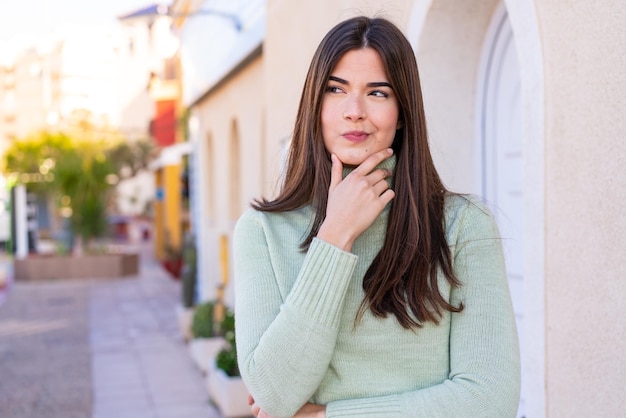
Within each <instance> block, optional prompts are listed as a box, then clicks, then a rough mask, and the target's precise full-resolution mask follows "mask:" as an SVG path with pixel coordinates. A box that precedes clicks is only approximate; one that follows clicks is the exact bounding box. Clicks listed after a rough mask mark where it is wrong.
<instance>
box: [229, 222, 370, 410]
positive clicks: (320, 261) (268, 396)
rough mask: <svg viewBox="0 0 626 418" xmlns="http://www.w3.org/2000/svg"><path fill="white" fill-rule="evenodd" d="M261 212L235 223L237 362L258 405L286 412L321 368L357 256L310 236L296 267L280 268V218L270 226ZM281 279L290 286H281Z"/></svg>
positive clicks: (308, 390) (313, 384) (306, 393)
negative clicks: (304, 251) (295, 269)
mask: <svg viewBox="0 0 626 418" xmlns="http://www.w3.org/2000/svg"><path fill="white" fill-rule="evenodd" d="M265 217H266V214H263V213H259V212H256V211H252V210H251V211H249V212H247V213H246V214H244V216H243V217H242V218H241V219H240V220H239V221H238V223H237V226H236V228H235V234H234V241H233V244H234V264H235V291H236V302H235V318H236V321H237V323H236V338H237V351H238V361H239V367H240V370H241V375H242V377H243V379H244V381H245V382H246V385H247V387H248V390H249V391H250V393H251V394H252V396H253V397H254V398H255V400H256V402H257V403H258V404H259V405H261V406H262V408H263V410H264V411H266V412H267V413H268V414H270V415H272V416H276V417H291V416H293V415H294V414H295V413H296V412H297V411H298V409H300V408H301V407H302V406H303V405H304V404H305V403H306V402H307V401H308V400H309V399H310V398H311V396H312V395H313V393H314V392H315V390H316V389H317V388H318V386H319V384H320V382H321V380H322V378H323V376H324V374H325V372H326V370H327V368H328V364H329V362H330V359H331V356H332V354H333V349H334V347H335V342H336V339H337V332H338V324H339V318H340V312H341V310H342V305H343V300H344V296H345V293H346V289H347V287H348V285H349V282H350V278H351V276H352V273H353V270H354V266H355V264H356V261H357V258H358V257H356V256H355V255H353V254H351V253H347V252H344V251H342V250H340V249H338V248H336V247H333V246H331V245H329V244H327V243H325V242H323V241H321V240H318V239H314V240H313V242H312V244H311V246H310V248H309V250H308V251H307V253H306V255H304V259H303V262H302V265H301V267H300V269H299V271H296V272H290V271H285V268H284V266H283V265H282V264H280V263H278V262H274V261H273V260H276V259H275V258H274V257H273V256H274V254H273V252H272V251H278V250H275V249H276V248H281V245H282V244H281V243H280V242H275V240H276V237H278V236H281V234H280V233H278V232H281V231H276V230H277V229H278V230H280V229H281V223H280V222H274V223H273V224H272V225H271V227H270V226H269V225H268V224H267V223H266V222H265V221H264V220H265ZM284 226H285V228H286V229H288V228H289V226H288V224H285V225H284ZM268 228H271V229H272V230H271V231H269V229H268ZM270 232H271V233H270ZM282 257H285V254H283V255H282ZM290 274H294V277H289V275H290ZM283 282H287V283H293V285H292V286H291V287H290V288H287V289H285V287H284V286H283V287H281V285H280V283H283Z"/></svg>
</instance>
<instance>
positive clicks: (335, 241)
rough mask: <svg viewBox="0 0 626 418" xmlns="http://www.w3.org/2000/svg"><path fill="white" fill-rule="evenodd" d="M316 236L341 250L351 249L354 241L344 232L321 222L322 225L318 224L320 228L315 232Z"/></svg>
mask: <svg viewBox="0 0 626 418" xmlns="http://www.w3.org/2000/svg"><path fill="white" fill-rule="evenodd" d="M317 238H318V239H321V240H322V241H324V242H326V243H328V244H330V245H333V246H335V247H337V248H339V249H341V250H343V251H346V252H351V251H352V244H353V243H354V240H353V239H351V238H350V237H348V236H346V234H345V233H342V232H340V231H338V230H337V229H336V228H332V227H330V226H328V225H325V224H322V226H320V229H319V231H318V232H317Z"/></svg>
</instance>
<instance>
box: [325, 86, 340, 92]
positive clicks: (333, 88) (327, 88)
mask: <svg viewBox="0 0 626 418" xmlns="http://www.w3.org/2000/svg"><path fill="white" fill-rule="evenodd" d="M341 91H342V90H341V88H340V87H337V86H328V87H326V92H327V93H341Z"/></svg>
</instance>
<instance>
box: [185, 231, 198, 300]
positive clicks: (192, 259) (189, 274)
mask: <svg viewBox="0 0 626 418" xmlns="http://www.w3.org/2000/svg"><path fill="white" fill-rule="evenodd" d="M196 263H197V251H196V245H195V240H194V237H193V235H191V234H187V235H186V236H185V241H184V243H183V268H182V271H181V278H182V280H181V281H182V302H183V306H184V307H185V308H193V306H194V304H195V301H196V286H197V274H198V272H197V268H196V266H197V264H196Z"/></svg>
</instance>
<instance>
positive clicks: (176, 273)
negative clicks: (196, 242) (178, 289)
mask: <svg viewBox="0 0 626 418" xmlns="http://www.w3.org/2000/svg"><path fill="white" fill-rule="evenodd" d="M163 250H164V256H163V260H161V264H162V265H163V268H164V269H165V271H167V272H168V273H169V275H170V276H171V277H172V278H173V279H174V280H179V279H180V275H181V271H182V268H183V250H182V249H181V248H177V247H175V246H174V245H172V244H170V243H169V242H168V240H166V242H165V246H164V247H163Z"/></svg>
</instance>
